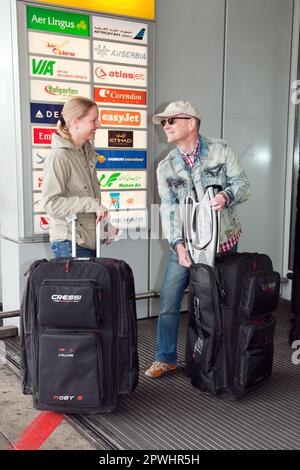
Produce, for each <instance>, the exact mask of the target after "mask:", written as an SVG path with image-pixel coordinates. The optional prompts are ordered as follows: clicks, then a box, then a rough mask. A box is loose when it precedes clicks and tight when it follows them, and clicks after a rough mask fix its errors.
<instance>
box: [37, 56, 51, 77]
mask: <svg viewBox="0 0 300 470" xmlns="http://www.w3.org/2000/svg"><path fill="white" fill-rule="evenodd" d="M55 63H56V62H55V60H44V59H40V60H36V59H32V73H33V75H51V77H52V76H53V67H54V65H55Z"/></svg>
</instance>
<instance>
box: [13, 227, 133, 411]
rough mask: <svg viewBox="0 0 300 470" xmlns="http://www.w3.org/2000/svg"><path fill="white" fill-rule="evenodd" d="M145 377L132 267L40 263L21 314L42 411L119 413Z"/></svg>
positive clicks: (28, 386)
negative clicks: (120, 402)
mask: <svg viewBox="0 0 300 470" xmlns="http://www.w3.org/2000/svg"><path fill="white" fill-rule="evenodd" d="M73 225H75V222H73ZM74 232H75V231H74V230H73V253H72V254H73V255H74V247H75V242H74V240H75V233H74ZM99 233H100V232H98V234H97V246H100V235H99ZM98 252H99V251H98ZM138 373H139V363H138V354H137V325H136V305H135V290H134V279H133V274H132V270H131V268H130V267H129V266H128V264H126V263H125V262H124V261H121V260H116V259H110V258H98V257H97V258H90V259H88V258H81V259H76V258H74V257H72V258H56V259H51V260H50V261H47V260H46V259H42V260H39V261H36V262H35V263H33V264H32V265H31V267H30V268H29V277H28V280H27V286H26V289H25V292H24V297H23V301H22V306H21V376H22V387H23V393H25V394H32V395H33V405H34V407H35V408H37V409H39V410H54V411H60V412H63V413H92V412H94V413H97V412H111V411H113V410H115V408H116V406H117V403H118V398H119V397H120V396H122V395H128V394H130V393H131V392H132V391H133V390H134V389H135V388H136V386H137V384H138Z"/></svg>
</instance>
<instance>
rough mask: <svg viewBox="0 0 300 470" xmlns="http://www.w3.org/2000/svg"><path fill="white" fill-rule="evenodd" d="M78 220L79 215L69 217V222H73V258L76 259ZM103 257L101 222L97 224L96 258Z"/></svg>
mask: <svg viewBox="0 0 300 470" xmlns="http://www.w3.org/2000/svg"><path fill="white" fill-rule="evenodd" d="M76 219H77V215H76V214H72V215H70V216H69V217H67V221H68V222H71V231H72V258H76ZM100 256H101V222H99V223H98V224H96V257H97V258H100Z"/></svg>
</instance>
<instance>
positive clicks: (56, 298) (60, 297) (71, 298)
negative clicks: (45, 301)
mask: <svg viewBox="0 0 300 470" xmlns="http://www.w3.org/2000/svg"><path fill="white" fill-rule="evenodd" d="M81 297H82V296H81V295H74V294H52V295H51V300H53V302H59V303H71V302H72V303H78V302H80V301H81Z"/></svg>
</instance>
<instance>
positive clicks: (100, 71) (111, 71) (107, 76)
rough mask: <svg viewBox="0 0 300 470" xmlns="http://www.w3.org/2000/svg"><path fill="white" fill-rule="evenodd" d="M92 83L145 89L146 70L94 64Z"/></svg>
mask: <svg viewBox="0 0 300 470" xmlns="http://www.w3.org/2000/svg"><path fill="white" fill-rule="evenodd" d="M94 81H95V82H96V83H105V84H109V85H112V84H113V85H123V86H137V87H146V86H147V69H146V68H144V67H128V66H125V65H121V64H120V65H115V64H108V63H103V62H101V63H100V62H95V63H94Z"/></svg>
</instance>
